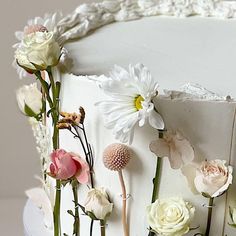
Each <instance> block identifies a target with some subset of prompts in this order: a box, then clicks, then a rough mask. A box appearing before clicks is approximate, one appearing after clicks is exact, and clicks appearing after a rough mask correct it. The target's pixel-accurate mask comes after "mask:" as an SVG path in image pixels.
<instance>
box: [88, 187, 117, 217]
mask: <svg viewBox="0 0 236 236" xmlns="http://www.w3.org/2000/svg"><path fill="white" fill-rule="evenodd" d="M84 207H85V211H86V212H87V213H92V214H93V215H94V216H95V217H96V219H98V220H106V218H107V216H108V215H109V214H110V213H111V212H112V209H113V203H110V202H109V200H108V196H107V193H106V192H105V190H104V189H103V188H100V189H94V188H93V189H91V190H90V191H89V192H88V195H87V198H86V201H85V204H84Z"/></svg>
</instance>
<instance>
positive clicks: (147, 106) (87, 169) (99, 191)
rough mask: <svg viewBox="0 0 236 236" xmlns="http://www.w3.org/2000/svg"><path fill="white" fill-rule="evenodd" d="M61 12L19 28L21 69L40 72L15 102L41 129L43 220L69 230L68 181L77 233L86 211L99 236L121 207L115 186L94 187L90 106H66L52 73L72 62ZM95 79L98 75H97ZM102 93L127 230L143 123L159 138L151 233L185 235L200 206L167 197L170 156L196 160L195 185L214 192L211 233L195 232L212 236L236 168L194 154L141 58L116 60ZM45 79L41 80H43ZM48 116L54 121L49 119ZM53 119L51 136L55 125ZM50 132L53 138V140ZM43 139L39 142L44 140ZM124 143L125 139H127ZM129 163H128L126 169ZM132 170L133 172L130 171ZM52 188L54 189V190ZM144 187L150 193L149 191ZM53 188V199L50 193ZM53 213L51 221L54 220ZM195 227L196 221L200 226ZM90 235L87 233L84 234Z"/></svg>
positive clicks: (180, 164) (109, 159)
mask: <svg viewBox="0 0 236 236" xmlns="http://www.w3.org/2000/svg"><path fill="white" fill-rule="evenodd" d="M56 18H57V17H56V15H54V16H53V17H52V21H50V20H49V21H47V23H48V25H47V24H43V19H41V20H40V22H41V23H39V22H29V25H28V26H26V27H25V29H24V32H21V33H19V32H18V33H17V35H18V39H19V40H20V42H19V43H17V44H16V45H15V48H16V51H15V66H16V67H17V70H18V72H19V74H20V76H22V77H25V76H26V75H28V76H31V77H33V76H34V77H35V78H36V81H38V84H37V83H33V84H31V85H25V86H23V87H21V88H20V89H19V90H17V101H18V105H19V108H20V111H21V112H22V113H23V114H24V115H26V116H28V117H30V122H31V125H32V128H33V131H34V133H35V136H36V140H37V145H38V149H39V152H40V155H41V165H42V169H43V173H42V184H43V188H37V189H32V190H29V191H27V195H28V196H29V197H30V198H31V199H33V201H34V202H37V201H38V200H37V198H36V195H37V194H38V195H40V198H41V199H44V200H43V201H44V204H40V203H39V204H38V207H40V208H41V209H42V210H43V212H44V219H45V225H52V227H53V233H54V236H71V235H67V234H65V233H63V232H62V230H61V217H60V216H61V192H62V191H63V188H64V187H65V186H67V185H69V186H70V187H71V190H72V193H73V204H74V206H73V209H72V210H68V211H67V213H68V214H69V215H70V216H71V217H73V225H72V226H71V227H72V228H73V235H72V236H81V235H82V234H81V221H80V219H81V216H83V217H87V218H89V219H90V220H91V222H90V226H89V227H88V229H87V235H89V236H92V235H95V233H94V230H93V229H94V227H95V226H94V222H96V221H99V224H100V235H101V236H105V235H106V227H107V224H109V216H110V215H112V213H113V209H114V208H115V207H116V206H115V205H114V204H113V202H112V200H111V198H110V195H111V196H112V197H114V194H115V193H110V192H109V195H108V191H107V190H106V189H104V188H103V187H101V186H96V169H95V168H94V163H95V160H96V161H100V162H102V160H101V157H97V156H96V157H95V155H94V152H93V144H92V143H90V142H89V138H88V134H87V132H86V128H85V127H86V126H85V122H86V116H87V114H86V110H85V109H84V108H83V107H80V106H79V105H80V104H78V108H79V109H78V113H76V112H75V111H70V112H65V111H62V110H61V107H60V91H61V83H60V81H57V80H56V79H55V78H54V70H58V69H62V68H64V69H68V64H67V62H68V60H69V59H68V55H67V51H66V49H65V48H63V45H61V41H60V40H59V38H60V35H58V32H57V33H56V30H55V29H54V27H53V25H55V22H57V21H58V20H57V19H56ZM95 80H96V79H95ZM96 82H97V83H98V87H99V88H100V90H101V91H100V92H102V93H104V94H105V95H106V99H104V100H101V101H97V103H96V104H95V105H96V107H98V109H99V111H100V114H101V116H102V117H103V121H104V126H105V127H106V128H107V129H108V130H111V131H112V133H113V135H114V137H115V139H117V140H118V141H120V143H115V144H110V145H109V146H108V147H106V148H105V146H104V147H103V148H104V152H103V163H104V166H105V167H106V168H107V169H109V170H112V171H117V172H118V176H119V181H120V185H121V191H122V194H121V197H122V209H121V213H120V215H119V216H117V217H119V218H120V219H121V222H122V226H123V235H124V236H129V235H130V236H133V235H131V234H130V225H129V224H130V219H129V217H131V216H130V215H129V213H128V207H127V206H129V205H128V204H127V203H128V199H129V198H130V195H129V194H127V189H126V186H127V183H128V181H127V182H126V181H125V178H124V176H123V170H124V169H125V167H126V165H128V163H129V161H130V159H131V153H132V148H133V146H132V142H133V140H134V139H135V132H136V130H137V129H138V127H143V126H145V125H148V126H149V127H152V128H153V129H154V130H156V131H157V134H158V135H157V136H158V137H157V138H156V140H154V141H152V142H150V145H149V148H150V150H148V148H147V152H148V151H151V152H152V153H154V154H155V156H156V168H155V173H154V179H153V183H152V179H150V182H148V183H147V184H148V185H152V186H153V191H152V195H151V196H150V204H151V205H149V204H147V209H146V220H147V225H145V227H146V228H148V235H149V236H154V235H160V236H182V235H185V234H187V233H191V230H192V229H193V227H192V221H193V218H194V215H195V213H196V211H197V206H193V204H192V203H191V202H190V201H189V200H185V198H184V193H180V195H183V196H181V197H179V196H171V197H167V198H161V197H160V194H159V191H160V184H161V177H162V174H163V173H162V161H163V158H168V160H169V164H170V168H172V169H174V170H176V171H177V170H181V171H182V169H183V168H186V167H187V168H188V166H189V165H191V166H192V167H194V171H195V178H194V180H193V185H194V186H195V188H196V190H197V191H198V193H199V194H202V196H203V197H205V198H208V199H209V204H208V205H205V207H207V208H208V214H207V222H206V229H205V232H198V233H195V234H194V233H193V235H204V236H209V235H210V232H211V223H212V217H213V216H214V208H216V207H217V205H215V204H214V199H215V198H216V197H220V196H221V195H223V194H224V193H225V192H226V191H227V190H228V188H229V186H230V184H231V183H232V181H233V174H232V173H233V169H232V167H231V166H230V165H228V164H226V161H224V160H219V159H216V160H205V161H203V162H202V161H200V160H196V156H195V150H194V145H192V143H191V140H188V139H187V138H186V137H185V136H184V135H183V134H182V133H181V131H180V130H171V129H167V128H166V127H165V124H164V119H163V118H162V115H161V112H159V109H158V106H156V103H155V100H156V99H158V98H159V94H160V93H159V91H158V89H159V85H158V82H157V80H156V78H154V77H153V76H152V75H151V73H150V71H149V70H148V68H147V67H145V66H144V65H142V64H136V65H129V67H128V69H125V68H122V67H119V66H115V67H114V68H113V70H112V71H111V73H110V75H109V76H108V77H105V76H104V77H103V80H96ZM39 85H40V87H39ZM91 105H94V104H91ZM48 118H50V119H51V121H50V122H49V124H48V123H46V122H45V120H47V119H48ZM50 124H51V125H52V135H51V136H52V137H50V134H49V130H50V127H49V126H50ZM62 130H64V131H66V132H67V133H70V134H71V135H72V136H71V137H73V138H75V139H76V140H77V141H78V145H79V146H80V147H81V150H82V153H78V154H77V153H73V152H71V151H70V150H64V149H62V147H60V146H59V137H60V133H61V132H62ZM50 138H51V139H50ZM41 139H42V140H44V141H45V142H43V143H42V142H40V141H39V140H41ZM125 144H126V145H125ZM127 169H128V168H127ZM131 174H132V173H131ZM49 178H50V179H51V178H52V179H54V180H55V186H53V188H54V192H55V194H53V193H49V194H48V193H47V189H48V186H47V184H48V183H49V182H50V181H48V179H49ZM81 185H86V186H87V193H86V197H85V198H84V199H83V200H81V199H80V195H79V192H80V187H81ZM52 192H53V191H52ZM143 194H146V193H145V191H144V193H143ZM52 195H53V201H51V199H49V196H52ZM229 212H230V218H231V221H232V222H230V223H229V224H230V225H231V226H232V227H236V226H235V225H236V210H235V208H233V207H231V208H230V211H229ZM52 218H53V220H52ZM194 229H196V228H194ZM82 236H84V235H82Z"/></svg>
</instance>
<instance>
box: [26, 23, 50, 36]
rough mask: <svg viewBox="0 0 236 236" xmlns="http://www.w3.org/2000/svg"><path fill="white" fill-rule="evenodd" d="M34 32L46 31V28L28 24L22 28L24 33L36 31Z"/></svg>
mask: <svg viewBox="0 0 236 236" xmlns="http://www.w3.org/2000/svg"><path fill="white" fill-rule="evenodd" d="M36 32H48V29H47V28H46V27H45V26H43V25H29V26H26V27H25V29H24V34H25V35H28V34H32V33H36Z"/></svg>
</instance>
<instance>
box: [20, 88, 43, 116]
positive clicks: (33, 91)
mask: <svg viewBox="0 0 236 236" xmlns="http://www.w3.org/2000/svg"><path fill="white" fill-rule="evenodd" d="M16 98H17V102H18V106H19V108H20V110H21V111H22V112H23V113H24V114H25V115H27V116H31V117H36V116H37V115H39V114H40V113H41V112H42V109H43V102H42V93H41V92H40V91H39V90H38V88H37V84H36V83H33V84H30V85H24V86H22V87H21V88H19V89H18V90H17V92H16Z"/></svg>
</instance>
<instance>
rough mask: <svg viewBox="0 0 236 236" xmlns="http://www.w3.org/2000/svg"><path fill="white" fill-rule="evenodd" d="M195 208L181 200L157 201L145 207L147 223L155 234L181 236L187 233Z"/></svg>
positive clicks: (174, 198)
mask: <svg viewBox="0 0 236 236" xmlns="http://www.w3.org/2000/svg"><path fill="white" fill-rule="evenodd" d="M194 212H195V208H194V207H193V206H192V205H191V204H190V203H188V202H185V201H184V200H183V199H182V198H178V197H173V198H167V199H158V200H156V201H155V202H154V203H153V204H151V205H150V206H148V207H147V221H148V223H149V225H150V227H151V228H152V230H154V231H155V232H156V233H158V234H160V235H163V236H182V235H184V234H186V233H188V231H189V229H190V223H191V220H192V218H193V216H194Z"/></svg>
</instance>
